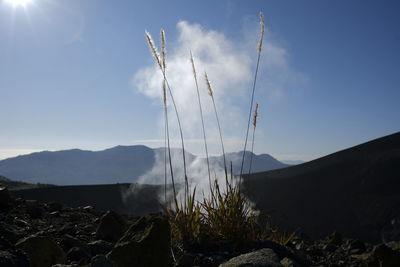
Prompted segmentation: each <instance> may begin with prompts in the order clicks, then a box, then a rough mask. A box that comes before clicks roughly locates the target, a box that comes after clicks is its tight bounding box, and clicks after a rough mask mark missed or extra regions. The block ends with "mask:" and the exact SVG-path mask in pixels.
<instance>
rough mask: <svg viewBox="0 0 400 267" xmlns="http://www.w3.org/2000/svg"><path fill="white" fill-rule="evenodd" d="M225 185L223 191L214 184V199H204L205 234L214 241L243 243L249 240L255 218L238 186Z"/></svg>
mask: <svg viewBox="0 0 400 267" xmlns="http://www.w3.org/2000/svg"><path fill="white" fill-rule="evenodd" d="M231 183H232V180H231V182H229V181H228V182H227V183H226V189H225V191H222V190H221V189H220V186H219V184H218V182H217V181H215V183H214V189H213V191H214V193H215V197H209V198H204V200H203V203H202V207H203V209H204V211H205V214H206V216H205V218H204V223H205V227H206V229H207V233H208V235H209V237H210V238H211V239H214V240H221V239H223V240H229V241H234V242H243V241H246V240H250V239H251V236H252V235H253V229H254V227H255V225H256V216H255V215H254V214H253V213H252V209H251V206H250V203H249V202H248V200H247V198H246V197H245V196H244V195H243V194H242V193H241V192H240V190H239V184H237V183H236V184H233V185H232V184H231Z"/></svg>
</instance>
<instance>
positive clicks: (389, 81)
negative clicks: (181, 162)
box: [0, 0, 400, 160]
mask: <svg viewBox="0 0 400 267" xmlns="http://www.w3.org/2000/svg"><path fill="white" fill-rule="evenodd" d="M8 1H10V0H8ZM8 1H5V0H2V1H1V0H0V107H1V113H0V159H2V158H6V157H10V156H15V155H18V154H22V153H29V152H32V151H40V150H58V149H68V148H82V149H91V150H99V149H104V148H108V147H112V146H115V145H134V144H145V145H148V146H150V147H160V146H162V145H163V141H162V140H163V122H162V103H161V100H160V94H161V84H160V83H159V80H158V79H159V78H160V77H159V73H158V72H157V69H156V68H155V66H154V62H153V59H152V57H151V55H150V53H149V50H148V47H147V45H146V42H145V38H144V31H145V30H147V31H149V32H150V33H151V34H152V35H153V37H154V40H155V41H156V43H157V44H158V41H159V40H158V39H159V38H158V35H159V34H158V33H159V30H160V28H164V29H165V31H166V33H167V42H168V47H167V49H168V53H169V54H168V60H169V62H168V61H167V64H170V65H169V66H170V68H169V69H168V70H169V71H170V72H168V74H167V75H169V76H170V80H171V82H172V89H173V90H174V92H175V94H176V95H177V100H178V101H177V102H178V104H180V106H179V109H180V110H181V113H182V117H183V121H184V122H183V124H184V135H185V137H186V139H187V141H186V142H187V147H188V150H189V151H191V152H193V153H195V154H203V153H204V152H203V146H202V143H201V137H202V136H201V128H200V127H199V117H198V116H199V115H198V112H197V106H196V105H195V104H196V102H194V100H193V98H192V93H193V92H192V89H191V88H192V86H193V80H192V77H191V76H190V75H189V74H188V70H190V62H189V58H188V56H189V55H188V49H189V48H190V49H193V50H194V51H195V52H198V54H196V53H195V54H194V56H195V60H196V62H198V64H199V72H200V74H199V76H201V77H199V78H200V82H201V87H200V89H201V90H204V91H203V93H202V94H203V95H202V101H203V102H204V105H205V108H206V113H207V112H209V114H206V116H207V133H208V136H209V139H210V140H209V143H210V146H211V148H210V150H211V153H212V154H219V153H220V149H219V144H218V139H217V138H216V136H217V135H216V125H215V122H214V121H213V118H212V116H211V115H212V113H211V111H212V110H210V108H209V107H210V106H209V103H210V102H209V99H208V98H207V95H206V92H205V90H206V89H205V87H204V82H203V79H202V73H203V71H204V70H207V71H208V73H209V75H210V79H211V82H212V83H213V85H215V88H214V90H215V92H216V100H217V106H218V107H219V109H220V113H221V114H220V116H221V121H222V130H223V135H224V136H225V139H226V147H227V150H228V151H237V150H241V149H242V146H243V139H244V135H245V127H246V116H247V110H248V106H249V96H250V90H251V77H252V75H253V74H252V73H253V71H254V65H255V60H256V56H257V54H256V46H257V39H258V30H259V24H258V13H259V11H263V12H264V13H265V24H266V37H265V39H264V41H265V44H266V47H265V49H264V51H263V54H262V62H261V68H260V73H259V75H260V76H259V77H260V79H259V80H258V86H257V91H256V101H258V102H259V103H260V112H259V113H260V117H259V122H258V128H257V131H256V146H255V152H256V153H269V154H271V155H273V156H275V157H277V158H278V159H294V160H298V159H299V160H310V159H314V158H317V157H319V156H323V155H326V154H330V153H333V152H335V151H337V150H340V149H344V148H347V147H350V146H353V145H356V144H359V143H362V142H365V141H368V140H371V139H374V138H378V137H381V136H384V135H387V134H391V133H394V132H397V131H399V129H400V119H399V118H400V105H399V100H400V49H399V47H400V17H399V16H398V14H399V13H400V3H399V2H398V1H355V0H353V1H163V2H158V1H149V0H147V1H124V0H120V1H95V0H58V1H54V0H31V2H30V3H28V4H27V5H26V6H25V7H22V6H13V5H12V4H10V3H9V2H8ZM213 48H215V49H213ZM200 70H201V71H200ZM189 73H190V72H189ZM158 85H159V86H158ZM158 88H159V91H158ZM171 113H172V109H171ZM171 120H172V123H173V129H172V138H173V139H174V142H173V143H174V145H175V146H178V143H177V142H176V141H177V140H178V138H179V136H178V134H177V132H176V126H174V121H173V118H171ZM174 127H175V128H174Z"/></svg>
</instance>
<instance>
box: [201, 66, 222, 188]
mask: <svg viewBox="0 0 400 267" xmlns="http://www.w3.org/2000/svg"><path fill="white" fill-rule="evenodd" d="M204 77H205V79H206V84H207V88H208V94H209V95H210V96H211V99H212V103H213V106H214V113H215V118H216V119H217V124H218V131H219V138H220V141H221V147H222V157H223V159H224V170H225V180H226V183H228V171H227V169H226V157H225V147H224V140H223V138H222V131H221V124H220V123H219V117H218V112H217V106H216V105H215V100H214V91H213V89H212V86H211V82H210V80H209V79H208V75H207V72H206V73H205V74H204Z"/></svg>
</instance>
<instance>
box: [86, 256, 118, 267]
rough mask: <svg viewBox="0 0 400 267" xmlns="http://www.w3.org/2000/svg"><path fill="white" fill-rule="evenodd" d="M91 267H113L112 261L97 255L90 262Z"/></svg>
mask: <svg viewBox="0 0 400 267" xmlns="http://www.w3.org/2000/svg"><path fill="white" fill-rule="evenodd" d="M90 267H113V264H112V263H111V261H110V260H108V259H107V258H106V256H104V255H96V256H94V257H93V258H92V260H91V262H90Z"/></svg>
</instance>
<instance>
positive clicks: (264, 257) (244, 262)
mask: <svg viewBox="0 0 400 267" xmlns="http://www.w3.org/2000/svg"><path fill="white" fill-rule="evenodd" d="M244 266H254V267H282V266H283V265H282V264H281V263H280V262H279V258H278V255H276V253H275V252H274V251H273V250H272V249H269V248H263V249H260V250H257V251H254V252H250V253H246V254H242V255H239V256H237V257H234V258H232V259H230V260H229V261H227V262H225V263H223V264H221V265H220V267H244Z"/></svg>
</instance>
